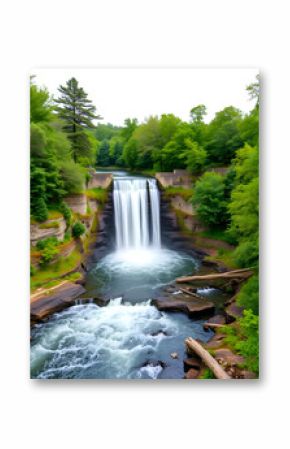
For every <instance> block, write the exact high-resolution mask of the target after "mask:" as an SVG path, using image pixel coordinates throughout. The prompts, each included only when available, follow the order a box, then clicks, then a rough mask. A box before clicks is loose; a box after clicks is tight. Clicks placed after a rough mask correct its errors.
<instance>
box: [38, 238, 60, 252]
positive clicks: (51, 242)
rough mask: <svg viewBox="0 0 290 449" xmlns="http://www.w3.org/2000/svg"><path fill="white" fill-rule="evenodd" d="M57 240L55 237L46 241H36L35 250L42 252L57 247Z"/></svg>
mask: <svg viewBox="0 0 290 449" xmlns="http://www.w3.org/2000/svg"><path fill="white" fill-rule="evenodd" d="M57 245H58V240H57V238H56V237H47V238H46V239H42V240H38V242H37V244H36V248H37V249H39V250H43V249H45V248H48V247H52V246H57Z"/></svg>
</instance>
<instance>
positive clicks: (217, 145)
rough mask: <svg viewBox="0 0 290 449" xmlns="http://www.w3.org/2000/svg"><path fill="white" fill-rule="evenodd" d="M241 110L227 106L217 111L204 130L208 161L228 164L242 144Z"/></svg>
mask: <svg viewBox="0 0 290 449" xmlns="http://www.w3.org/2000/svg"><path fill="white" fill-rule="evenodd" d="M241 121H242V114H241V111H239V110H238V109H236V108H234V107H233V106H229V107H227V108H225V109H223V110H222V111H220V112H217V113H216V115H215V118H214V119H213V120H212V121H211V122H210V123H209V125H208V126H207V131H206V144H205V149H206V151H207V153H208V158H209V161H210V162H213V163H218V164H225V165H227V164H229V163H230V162H231V160H232V159H233V157H234V156H235V153H236V151H237V150H238V149H239V148H241V147H242V146H243V140H242V138H241V134H240V124H241Z"/></svg>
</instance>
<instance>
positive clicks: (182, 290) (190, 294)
mask: <svg viewBox="0 0 290 449" xmlns="http://www.w3.org/2000/svg"><path fill="white" fill-rule="evenodd" d="M179 290H180V291H181V292H182V293H185V294H186V295H189V296H193V297H194V298H198V299H204V297H203V296H201V295H198V294H197V293H193V292H190V291H189V290H187V289H186V288H181V287H180V288H179Z"/></svg>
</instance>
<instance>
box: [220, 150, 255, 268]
mask: <svg viewBox="0 0 290 449" xmlns="http://www.w3.org/2000/svg"><path fill="white" fill-rule="evenodd" d="M234 166H235V172H236V177H235V187H234V188H233V190H232V193H231V200H230V203H229V206H228V208H229V212H230V216H231V223H230V227H229V231H228V232H229V234H230V235H231V236H233V237H234V238H235V239H236V240H237V241H238V247H237V249H236V250H235V253H234V256H235V259H236V262H237V263H238V264H239V265H240V266H241V267H243V266H249V265H252V266H253V265H257V264H258V256H259V176H258V174H259V167H258V149H257V148H256V147H254V148H253V147H250V146H249V145H246V146H245V147H244V148H242V149H241V150H239V151H238V153H237V157H236V159H235V161H234Z"/></svg>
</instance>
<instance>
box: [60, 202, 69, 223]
mask: <svg viewBox="0 0 290 449" xmlns="http://www.w3.org/2000/svg"><path fill="white" fill-rule="evenodd" d="M59 210H60V212H61V213H62V215H63V216H64V219H65V222H66V225H67V226H69V225H70V223H71V215H72V214H71V210H70V208H69V207H68V206H67V204H66V203H65V202H62V203H61V204H60V207H59Z"/></svg>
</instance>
